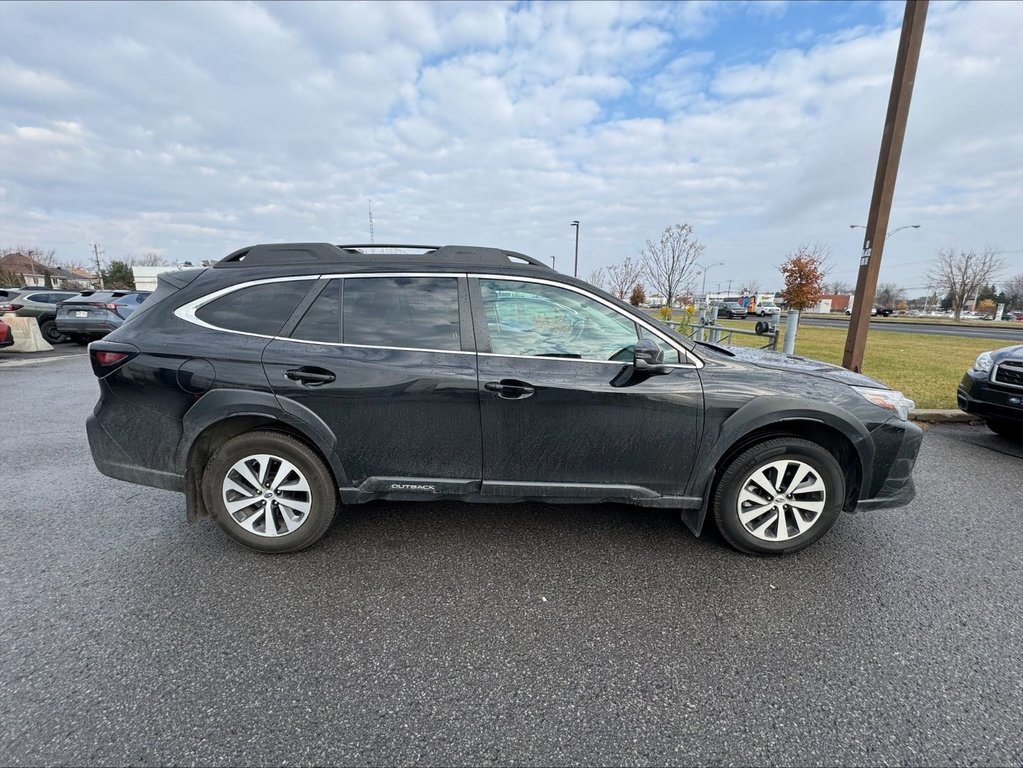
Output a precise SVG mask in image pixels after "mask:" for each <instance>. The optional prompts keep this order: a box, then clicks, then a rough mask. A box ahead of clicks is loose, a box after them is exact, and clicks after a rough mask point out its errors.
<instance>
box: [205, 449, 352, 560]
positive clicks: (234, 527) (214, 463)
mask: <svg viewBox="0 0 1023 768" xmlns="http://www.w3.org/2000/svg"><path fill="white" fill-rule="evenodd" d="M202 491H203V498H204V500H205V502H206V507H207V509H209V510H210V511H211V513H212V515H213V518H214V520H216V522H217V525H219V526H220V528H221V529H222V530H223V531H224V532H225V533H227V535H228V536H230V537H231V538H233V539H234V540H235V541H237V542H238V543H239V544H242V545H244V546H246V547H249V548H250V549H256V550H259V551H260V552H295V551H297V550H299V549H304V548H305V547H308V546H310V545H311V544H313V543H314V542H316V541H317V540H318V539H319V538H320V537H321V536H323V534H324V533H326V531H327V529H328V528H329V527H330V524H331V522H332V521H333V519H334V514H335V512H336V510H337V503H338V498H337V488H336V486H335V484H334V479H333V476H332V475H331V473H330V470H329V469H328V468H327V466H326V465H325V464H324V463H323V461H322V460H321V459H320V457H319V456H318V455H317V454H316V452H315V451H313V450H312V449H311V448H310V447H309V446H307V445H306V444H305V443H303V442H302V441H300V440H298V439H296V438H294V437H292V436H291V435H285V434H282V433H280V432H270V431H263V430H259V431H255V432H246V433H245V434H242V435H238V436H237V437H234V438H232V439H230V440H228V441H227V442H226V443H224V445H223V446H221V448H220V449H219V450H218V451H217V452H216V453H215V454H214V455H213V458H212V459H211V460H210V462H209V464H208V465H207V467H206V471H205V473H204V474H203V480H202Z"/></svg>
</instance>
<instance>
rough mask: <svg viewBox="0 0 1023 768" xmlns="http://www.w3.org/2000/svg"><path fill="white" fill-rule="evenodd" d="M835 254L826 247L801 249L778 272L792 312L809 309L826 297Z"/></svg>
mask: <svg viewBox="0 0 1023 768" xmlns="http://www.w3.org/2000/svg"><path fill="white" fill-rule="evenodd" d="M830 256H831V252H830V251H829V250H828V248H827V247H826V246H824V245H821V244H819V243H814V244H813V245H806V244H803V245H800V246H799V247H798V248H797V249H796V250H794V251H793V252H792V253H790V254H789V257H788V258H787V259H786V260H785V261H784V263H782V265H781V266H780V267H779V268H778V269H779V271H780V272H781V274H782V277H783V278H784V279H785V287H784V288H783V289H782V292H781V295H782V298H783V299H784V300H785V303H786V304H787V305H788V307H789V309H798V310H800V311H802V310H805V309H808V308H810V307H812V306H814V305H816V304H817V302H818V301H820V298H821V296H822V295H823V294H824V276H825V274H826V273H827V269H828V263H827V262H828V258H829V257H830Z"/></svg>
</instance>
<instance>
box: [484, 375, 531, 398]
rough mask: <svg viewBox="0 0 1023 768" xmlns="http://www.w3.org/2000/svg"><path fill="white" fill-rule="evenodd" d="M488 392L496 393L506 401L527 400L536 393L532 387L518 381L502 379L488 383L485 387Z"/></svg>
mask: <svg viewBox="0 0 1023 768" xmlns="http://www.w3.org/2000/svg"><path fill="white" fill-rule="evenodd" d="M483 389H485V390H487V392H496V393H497V396H498V397H501V398H504V399H505V400H525V399H526V398H527V397H532V396H533V393H534V392H536V390H535V389H533V387H532V385H530V384H527V383H526V382H524V381H518V380H517V379H501V380H500V381H488V382H487V383H486V384H484V385H483Z"/></svg>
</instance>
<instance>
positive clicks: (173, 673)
mask: <svg viewBox="0 0 1023 768" xmlns="http://www.w3.org/2000/svg"><path fill="white" fill-rule="evenodd" d="M69 347H71V345H61V346H60V347H58V349H57V351H56V352H55V353H50V355H49V356H43V357H33V358H30V356H22V357H19V358H17V359H13V358H11V357H6V358H5V359H4V360H2V361H0V397H2V402H3V403H4V409H3V413H4V426H3V435H4V439H3V440H2V441H0V508H2V511H3V514H4V520H5V523H6V525H5V526H4V535H3V536H2V537H0V556H2V560H0V561H2V563H3V569H2V572H0V578H2V580H3V589H2V593H0V594H2V597H0V658H2V669H3V682H2V684H0V711H3V712H4V713H5V714H4V718H3V720H4V727H3V728H2V729H0V764H5V765H74V764H89V765H123V764H133V765H134V764H139V765H142V764H145V765H149V764H175V765H177V764H182V765H184V764H214V765H237V764H283V763H290V764H294V763H299V764H342V763H343V764H353V763H359V764H362V763H366V764H387V765H392V764H408V763H424V764H474V765H475V764H529V765H551V764H569V763H573V764H574V763H591V764H612V765H620V764H653V765H662V764H676V763H683V764H694V763H696V764H710V763H712V764H739V765H749V764H764V763H771V764H791V765H803V764H846V765H890V764H901V765H945V764H988V765H1009V764H1016V765H1018V764H1020V763H1021V762H1023V743H1021V739H1020V736H1019V732H1020V729H1019V723H1020V722H1023V688H1021V686H1020V679H1021V676H1023V618H1021V610H1020V606H1021V605H1023V547H1021V546H1020V544H1021V541H1023V536H1021V534H1023V514H1021V512H1023V447H1021V446H1019V445H1014V444H1012V443H1009V442H1007V441H1005V440H1003V439H1001V438H998V437H996V436H995V435H993V434H991V433H989V432H987V431H986V430H985V429H983V428H980V427H973V426H965V425H949V426H938V427H931V428H930V429H928V431H927V434H926V436H925V440H924V445H923V449H922V453H921V456H920V460H919V462H918V464H917V469H916V473H915V477H916V482H917V490H918V496H917V499H916V501H914V502H913V504H912V505H910V506H909V507H907V508H904V509H897V510H888V511H879V512H874V513H869V514H861V515H845V516H843V518H842V519H841V520H840V521H839V523H838V524H837V525H836V527H835V529H834V530H833V531H832V532H831V533H830V534H829V536H828V537H827V538H825V539H824V540H823V541H822V542H820V543H819V544H817V545H816V546H814V547H813V548H811V549H809V550H806V551H804V552H801V553H799V554H797V555H793V556H789V557H786V558H783V559H762V558H754V557H747V556H743V555H739V554H737V553H735V552H734V551H733V550H731V549H729V548H728V547H727V546H725V545H724V544H723V543H722V542H721V541H720V540H719V539H718V538H717V537H716V536H714V535H705V536H704V537H703V538H699V539H697V538H694V537H693V536H692V535H691V534H690V533H689V532H688V530H687V529H686V528H685V527H684V526H683V525H682V523H681V522H680V521H679V520H678V517H677V514H674V513H672V512H670V511H661V510H648V509H639V508H633V507H626V506H619V505H604V506H546V505H539V504H518V505H469V504H462V503H446V502H437V503H432V504H412V503H394V502H373V503H370V504H367V505H363V506H355V507H348V508H345V509H344V510H343V512H342V514H340V515H339V518H338V520H337V521H336V522H335V524H334V526H333V528H332V529H331V531H330V532H329V533H328V534H327V536H326V537H325V539H324V540H323V541H322V542H321V543H320V544H318V545H317V546H315V547H313V548H312V549H310V550H307V551H304V552H300V553H298V554H294V555H288V556H266V555H259V554H256V553H253V552H249V551H247V550H244V549H242V548H240V547H238V546H237V545H235V544H233V543H232V542H231V541H230V540H229V539H228V538H227V537H226V536H224V535H223V534H221V533H220V532H219V530H218V529H217V528H216V527H215V526H214V525H213V523H212V522H210V521H209V520H203V521H201V522H199V523H198V524H196V525H192V526H189V525H188V524H187V523H186V522H185V513H184V508H185V507H184V498H183V496H180V495H178V494H174V493H169V492H164V491H159V490H154V489H148V488H142V487H138V486H133V485H129V484H127V483H122V482H119V481H116V480H111V479H108V478H106V477H103V476H102V475H100V474H99V473H98V472H97V471H96V469H95V468H94V466H93V464H92V460H91V458H90V455H89V449H88V445H87V443H86V438H85V427H84V423H85V419H86V416H87V415H88V414H89V412H90V411H91V409H92V407H93V405H94V404H95V401H96V398H97V393H98V390H97V386H96V384H95V380H94V378H93V376H92V373H91V371H90V370H89V365H88V360H87V358H86V356H85V354H84V350H82V349H80V348H78V349H70V348H69ZM1013 723H1015V724H1016V725H1013Z"/></svg>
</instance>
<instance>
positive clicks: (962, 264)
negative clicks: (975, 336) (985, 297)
mask: <svg viewBox="0 0 1023 768" xmlns="http://www.w3.org/2000/svg"><path fill="white" fill-rule="evenodd" d="M1004 267H1005V263H1004V262H1003V261H1002V260H1001V259H1000V258H999V257H998V251H996V250H995V249H994V248H985V249H984V250H983V251H980V252H979V253H978V252H977V251H975V250H969V251H966V250H963V251H960V250H959V249H957V248H939V249H938V254H937V256H936V258H935V261H934V264H933V266H932V267H931V270H930V272H928V274H927V279H928V281H929V282H930V284H931V286H933V287H934V289H935V290H936V291H938V292H939V293H943V294H945V295H947V296H948V297H949V298H950V299H951V300H952V311H953V312H954V318H955V319H956V320H958V319H959V318H960V316H961V315H962V312H963V305H964V304H966V302H967V301H968V300H969V299H972V298H973V297H974V295H975V294H976V293H977V292H978V291H979V290H980V289H981V287H982V286H984V285H986V284H987V283H988V282H991V281H992V280H993V279H994V277H995V275H996V274H997V273H998V272H1000V271H1001V270H1002V269H1003V268H1004Z"/></svg>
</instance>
